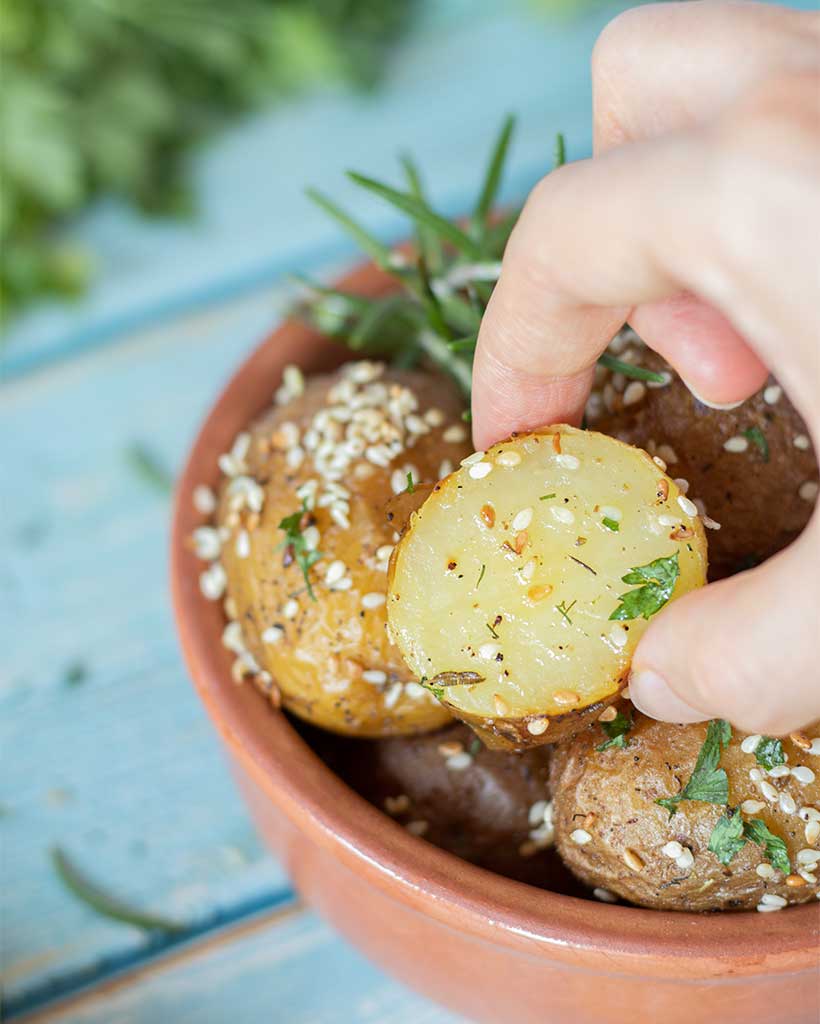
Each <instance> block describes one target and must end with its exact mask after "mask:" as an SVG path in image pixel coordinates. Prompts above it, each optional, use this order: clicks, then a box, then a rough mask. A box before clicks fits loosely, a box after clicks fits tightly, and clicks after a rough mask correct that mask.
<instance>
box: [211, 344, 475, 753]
mask: <svg viewBox="0 0 820 1024" xmlns="http://www.w3.org/2000/svg"><path fill="white" fill-rule="evenodd" d="M297 390H298V391H299V393H298V394H296V395H294V396H292V397H291V398H290V400H289V401H288V402H287V403H286V404H284V405H279V406H276V407H275V408H273V409H272V410H271V411H270V412H269V413H268V414H267V415H265V416H263V417H262V418H261V419H260V420H258V421H257V422H256V423H255V424H254V425H253V426H252V427H251V428H250V430H249V431H248V433H247V434H246V435H244V436H242V437H240V439H238V442H237V445H236V446H235V448H234V452H233V453H227V454H226V456H223V458H222V459H221V461H220V465H221V466H222V468H223V471H224V473H225V474H226V479H225V480H224V483H223V486H222V489H221V494H220V504H219V509H218V526H219V531H220V541H221V555H220V558H221V565H222V567H223V568H224V572H225V574H226V577H227V594H228V600H227V602H226V608H227V611H228V614H229V617H230V618H231V620H232V621H231V622H230V623H229V624H228V626H227V628H226V632H225V638H224V640H225V644H226V646H228V647H229V648H230V649H231V650H233V651H234V652H235V654H236V662H235V671H236V674H237V677H242V676H248V677H250V678H253V679H254V681H255V682H256V683H257V684H258V685H259V686H260V687H261V688H263V689H264V690H266V691H268V692H270V693H271V694H272V695H273V696H274V698H275V700H276V701H277V702H278V701H279V700H280V699H281V702H282V704H283V705H284V707H285V708H287V709H288V710H289V711H292V712H293V713H295V714H297V715H299V716H301V717H302V718H305V719H306V720H308V721H310V722H312V723H314V724H315V725H318V726H321V727H323V728H325V729H330V730H334V731H337V732H342V733H348V734H351V735H357V736H389V735H396V734H407V733H415V732H424V731H426V730H430V729H435V728H438V727H440V726H442V725H443V724H445V723H446V722H448V721H450V715H449V713H448V712H447V711H446V709H445V708H443V707H442V706H441V705H440V704H439V703H438V702H437V701H436V700H435V699H434V698H432V697H431V695H430V694H429V693H428V692H427V691H425V690H424V689H422V688H421V687H420V686H419V685H418V684H417V682H416V680H415V677H414V676H413V674H412V673H411V672H410V671H409V670H408V669H407V666H406V665H405V664H404V662H403V661H402V658H401V655H400V653H399V651H398V650H397V649H396V648H395V647H393V646H392V645H391V643H390V641H389V639H388V637H387V634H386V630H385V607H384V604H385V599H386V590H387V564H388V559H389V557H390V553H391V551H392V549H393V544H394V542H395V539H396V538H395V533H394V527H393V526H392V525H391V524H390V523H389V522H388V518H387V515H386V512H385V507H386V505H387V503H388V500H389V499H390V498H391V497H392V496H393V495H394V494H395V493H396V492H399V491H401V490H404V489H405V488H407V487H408V479H407V478H408V474H409V475H410V477H411V478H412V480H413V486H415V485H416V484H419V485H420V486H421V484H420V482H421V481H424V480H428V481H429V480H433V481H435V480H438V478H439V476H440V475H441V474H442V473H447V472H449V470H450V468H451V466H452V465H453V464H455V465H458V461H459V459H460V458H462V457H463V456H464V455H465V454H466V453H467V452H468V451H469V447H468V445H467V441H466V438H467V432H466V430H465V429H464V427H463V425H462V423H461V410H462V402H461V399H460V397H459V395H458V394H457V392H456V391H455V389H454V388H452V387H451V386H450V385H449V384H448V382H447V381H446V380H442V379H441V378H440V377H433V376H431V375H429V374H424V373H410V372H395V373H393V372H388V371H385V369H384V367H383V366H381V365H380V364H373V363H362V362H357V363H350V364H347V365H346V366H345V367H343V368H342V369H341V370H340V371H339V372H338V373H336V374H333V375H331V376H322V377H315V378H311V379H309V380H308V381H307V382H306V383H305V384H303V385H302V384H300V385H299V387H298V388H297ZM283 521H284V522H286V523H289V526H286V528H285V529H283V528H282V527H281V525H280V524H282V523H283Z"/></svg>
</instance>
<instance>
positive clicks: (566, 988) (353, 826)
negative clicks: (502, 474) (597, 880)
mask: <svg viewBox="0 0 820 1024" xmlns="http://www.w3.org/2000/svg"><path fill="white" fill-rule="evenodd" d="M341 287H343V288H345V289H347V290H351V291H356V292H359V293H361V294H368V295H375V294H381V293H383V292H385V291H387V290H389V289H390V287H391V283H390V279H389V278H387V277H385V276H384V275H383V274H382V273H381V272H380V271H378V270H377V269H375V268H374V267H372V266H371V265H365V266H363V267H361V268H359V269H358V270H356V271H355V272H353V273H352V274H351V275H349V276H348V277H347V278H346V279H344V280H343V281H342V282H341ZM346 358H349V353H347V352H346V350H345V349H343V348H342V347H341V346H339V345H336V344H335V343H333V342H330V341H328V340H327V339H325V338H322V337H321V336H320V335H318V334H317V333H316V332H315V331H313V330H311V329H310V328H308V327H306V326H304V325H302V324H300V323H297V322H292V321H288V322H286V323H285V324H283V325H282V326H281V327H280V328H279V329H278V330H276V331H274V333H273V334H271V335H270V336H269V337H268V338H267V339H266V340H265V341H264V342H263V343H262V344H261V345H260V347H259V348H258V349H256V350H255V351H254V352H253V353H252V354H251V355H250V356H249V357H248V358H247V359H246V360H245V362H244V363H243V364H242V365H241V366H240V368H239V370H238V371H237V373H236V374H235V376H234V377H233V378H232V380H231V381H230V382H229V383H228V385H227V387H226V388H225V390H224V391H223V392H222V394H221V395H220V397H219V398H218V399H217V401H216V402H215V404H214V405H213V407H212V409H211V411H210V412H209V414H208V416H207V418H206V420H205V422H204V423H203V425H202V427H201V429H200V431H199V434H198V436H197V438H196V440H195V442H194V445H193V448H192V450H191V453H190V456H189V459H188V462H187V465H186V467H185V470H184V472H183V475H182V477H181V479H180V481H179V485H178V489H177V493H176V503H175V513H174V522H173V530H172V550H171V584H172V591H173V603H174V611H175V616H176V621H177V627H178V630H179V634H180V638H181V643H182V648H183V652H184V657H185V660H186V663H187V666H188V669H189V672H190V674H191V677H192V679H193V681H194V684H195V686H196V688H197V691H198V692H199V695H200V697H201V699H202V700H203V702H204V704H205V706H206V708H207V710H208V712H209V714H210V716H211V718H212V720H213V722H214V724H215V726H216V728H217V730H218V732H219V734H220V736H221V739H222V741H223V744H224V746H225V747H226V749H227V752H228V755H229V761H230V764H231V768H232V770H233V772H234V775H235V777H236V779H237V782H238V784H239V787H240V790H241V791H242V793H243V795H244V796H245V799H246V801H247V803H248V805H249V807H250V810H251V813H252V814H253V816H254V819H255V821H256V824H257V826H258V828H259V829H260V832H261V833H262V835H263V837H264V838H265V840H266V841H267V842H268V843H269V845H270V846H271V847H272V848H273V850H274V852H275V854H276V855H277V856H278V857H279V859H280V860H282V861H283V863H284V864H285V866H286V867H287V868H288V870H289V871H290V873H291V876H292V877H293V879H294V882H295V884H296V886H297V888H298V889H300V891H301V893H302V895H303V896H304V897H305V898H306V899H307V900H308V901H309V902H311V903H312V904H314V905H315V906H316V907H317V908H318V909H319V910H320V912H322V913H323V914H325V916H327V917H328V918H329V919H330V920H331V922H332V923H333V924H334V925H335V926H336V927H337V928H339V930H341V931H342V932H343V933H344V934H346V935H347V937H348V938H350V939H351V941H353V942H354V943H355V944H357V945H358V946H359V947H360V948H362V949H363V950H364V951H365V952H366V953H367V954H368V955H369V956H370V957H371V958H372V959H374V960H376V961H377V962H378V963H379V964H380V965H381V966H382V967H383V968H385V969H386V970H388V971H389V972H391V973H392V974H394V975H396V976H397V977H399V978H401V979H403V980H404V981H406V982H407V983H409V984H411V985H413V986H414V987H416V988H417V989H419V990H420V991H422V992H424V993H425V994H427V995H428V996H430V997H431V998H434V999H436V1000H438V1001H440V1002H442V1003H444V1004H446V1005H448V1006H450V1007H451V1008H453V1009H455V1010H457V1011H459V1012H461V1013H464V1014H466V1015H467V1016H468V1017H470V1018H472V1019H475V1020H486V1021H493V1022H494V1024H499V1022H501V1024H506V1022H516V1024H518V1022H519V1021H520V1022H527V1021H531V1020H532V1021H536V1020H538V1021H550V1022H560V1021H564V1020H566V1021H574V1022H585V1021H590V1022H591V1021H595V1022H598V1024H600V1022H607V1021H624V1022H626V1021H629V1022H631V1024H634V1022H635V1021H643V1020H655V1019H657V1020H661V1019H663V1020H664V1021H665V1022H666V1024H674V1022H677V1021H681V1022H683V1021H686V1022H687V1024H692V1021H699V1020H719V1021H721V1022H722V1024H723V1022H727V1021H735V1020H737V1021H740V1020H742V1021H744V1024H749V1022H750V1021H767V1022H768V1021H771V1022H775V1021H776V1022H778V1024H780V1022H783V1021H787V1020H788V1021H790V1022H791V1021H804V1020H805V1021H807V1022H808V1021H815V1020H817V1019H818V1015H820V976H818V916H820V914H819V911H820V906H818V905H805V906H802V907H796V908H792V909H789V910H788V911H785V912H782V913H778V914H767V915H760V914H754V913H749V912H746V913H722V914H715V915H695V914H685V913H680V914H673V913H667V912H660V911H651V910H643V909H638V908H634V907H629V906H623V905H609V904H603V903H600V902H598V901H596V900H590V899H585V898H579V897H576V896H571V895H565V894H560V893H554V892H550V891H547V890H542V889H537V888H534V887H531V886H528V885H524V884H522V883H519V882H515V881H512V880H510V879H507V878H504V877H501V876H500V875H495V874H492V873H490V872H488V871H485V870H483V869H481V868H478V867H475V866H473V865H471V864H468V863H466V862H464V861H461V860H459V859H458V858H456V857H454V856H452V855H450V854H448V853H446V852H444V851H442V850H439V849H437V848H436V847H434V846H432V845H431V844H429V843H426V842H425V841H424V840H423V839H418V838H416V837H414V836H412V835H410V834H409V833H408V832H407V831H406V830H405V829H404V828H402V827H401V826H400V825H399V824H397V823H396V822H394V821H392V820H391V819H390V818H389V817H388V816H387V815H385V814H383V813H381V812H380V811H378V810H377V809H376V808H374V807H372V806H371V805H370V804H368V803H367V802H366V801H365V800H364V799H363V798H362V797H360V796H359V795H358V794H357V793H355V792H354V791H353V790H351V789H350V788H348V787H347V786H346V785H345V784H344V783H343V782H342V781H341V780H340V779H339V778H338V777H337V776H336V775H335V774H334V773H333V772H332V771H331V770H330V769H329V768H328V767H327V766H326V765H325V764H324V763H323V762H322V761H321V760H320V758H319V757H318V756H317V755H316V754H315V753H314V752H313V750H312V749H311V748H310V746H309V745H308V744H307V743H306V742H305V740H304V739H303V738H302V737H301V735H300V733H299V731H298V730H297V729H296V728H294V726H293V725H292V724H291V722H290V720H289V719H288V718H287V716H286V715H284V714H283V713H281V712H277V711H274V710H273V709H272V708H271V707H270V706H269V705H268V704H267V703H266V702H265V700H264V698H263V697H262V696H261V694H259V693H258V692H257V691H256V690H255V689H254V688H253V686H252V685H250V684H246V685H243V686H237V685H235V684H234V683H233V682H232V680H231V675H230V655H229V654H228V652H227V651H225V649H224V648H223V647H222V644H221V640H220V638H221V633H222V629H223V626H224V619H223V613H222V608H221V605H220V603H218V602H217V603H214V602H209V601H207V600H205V599H204V598H203V597H202V595H201V594H200V591H199V586H198V576H199V573H200V572H201V569H202V566H201V564H200V563H198V562H197V560H196V559H195V558H194V556H193V553H192V552H191V551H190V549H189V547H188V545H187V544H186V539H187V538H188V536H189V535H190V533H191V531H192V530H193V529H194V528H195V527H196V526H197V525H200V523H201V521H202V516H201V515H200V514H199V513H196V512H195V511H194V508H193V504H192V492H193V489H194V487H195V486H196V485H197V484H201V483H205V484H209V485H210V486H212V487H215V486H216V485H217V483H218V470H217V457H218V455H219V454H220V453H221V452H223V451H226V450H227V449H228V448H229V447H230V445H231V443H232V441H233V438H234V437H235V436H236V434H237V433H238V432H239V431H240V430H241V429H243V428H244V427H245V426H246V425H247V424H248V423H249V422H250V421H251V420H252V419H253V418H254V417H256V416H257V415H258V414H259V413H260V412H262V411H263V410H264V409H266V408H267V407H268V406H269V405H270V402H271V398H272V394H273V392H274V391H275V389H276V387H277V386H278V384H279V382H280V377H281V371H282V368H283V366H284V365H286V364H287V363H292V362H293V363H297V364H299V365H300V366H301V367H302V368H303V369H304V370H305V372H306V373H311V372H315V371H320V370H327V369H330V368H332V367H333V366H335V365H338V364H339V363H340V362H342V361H343V360H344V359H346ZM341 1019H343V1017H340V1020H341Z"/></svg>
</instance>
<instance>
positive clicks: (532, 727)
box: [527, 718, 550, 736]
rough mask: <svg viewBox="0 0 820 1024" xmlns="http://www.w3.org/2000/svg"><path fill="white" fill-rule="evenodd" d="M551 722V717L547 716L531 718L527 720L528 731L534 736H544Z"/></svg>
mask: <svg viewBox="0 0 820 1024" xmlns="http://www.w3.org/2000/svg"><path fill="white" fill-rule="evenodd" d="M549 724H550V723H549V719H547V718H531V719H530V721H529V722H527V732H528V733H530V734H531V735H533V736H543V734H544V733H545V732H546V731H547V726H548V725H549Z"/></svg>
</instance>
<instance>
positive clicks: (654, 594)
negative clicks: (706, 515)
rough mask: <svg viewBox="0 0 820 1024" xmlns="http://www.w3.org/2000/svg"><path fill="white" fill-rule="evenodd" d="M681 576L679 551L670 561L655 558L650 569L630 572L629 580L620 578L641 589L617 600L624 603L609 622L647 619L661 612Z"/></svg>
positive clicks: (624, 577)
mask: <svg viewBox="0 0 820 1024" xmlns="http://www.w3.org/2000/svg"><path fill="white" fill-rule="evenodd" d="M679 575H680V565H679V564H678V552H677V551H676V552H675V554H674V555H670V556H669V557H668V558H656V559H655V561H654V562H650V563H649V564H648V565H638V566H635V567H634V568H632V569H630V570H629V572H628V573H627V574H626V576H622V577H621V580H622V582H623V583H634V584H640V586H638V587H637V589H636V590H628V591H627V592H626V593H625V594H621V595H620V596H619V597H618V600H619V601H620V602H621V603H620V604H619V605H618V607H617V608H616V609H615V611H614V612H613V613H612V614H611V615H610V616H609V618H610V620H611V619H618V620H620V621H625V620H629V619H638V618H644V619H648V618H649V617H650V616H652V615H654V614H655V613H656V612H659V611H660V610H661V608H663V606H664V605H665V604H666V603H667V602H668V601H669V598H670V597H671V596H672V592H673V591H674V589H675V584H676V583H677V581H678V576H679Z"/></svg>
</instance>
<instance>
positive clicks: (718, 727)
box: [655, 718, 732, 817]
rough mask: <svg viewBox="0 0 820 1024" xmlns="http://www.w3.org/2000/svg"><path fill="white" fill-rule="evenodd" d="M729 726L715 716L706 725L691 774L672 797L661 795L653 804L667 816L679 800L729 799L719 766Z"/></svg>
mask: <svg viewBox="0 0 820 1024" xmlns="http://www.w3.org/2000/svg"><path fill="white" fill-rule="evenodd" d="M731 738H732V727H731V726H730V725H729V723H728V722H725V721H724V720H723V719H722V718H714V719H712V721H711V722H710V723H709V725H708V727H707V729H706V739H705V740H704V741H703V746H702V747H701V748H700V753H699V754H698V759H697V761H696V763H695V769H694V771H693V772H692V775H691V778H690V779H689V781H688V782H687V783H686V785H685V786H684V787H683V789H682V790H681V791H680V793H677V794H676V795H675V796H673V797H663V798H662V799H660V800H656V801H655V803H656V804H660V805H661V807H665V808H666V810H667V811H669V815H670V817H671V816H672V815H673V814H674V813H675V811H677V809H678V804H679V803H680V802H681V800H698V801H700V802H702V803H707V804H728V803H729V779H728V776H727V775H726V772H725V771H724V770H723V769H722V768H719V767H718V765H719V764H720V755H721V752H722V750H723V749H724V748H725V747H727V746H728V745H729V741H730V740H731Z"/></svg>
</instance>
